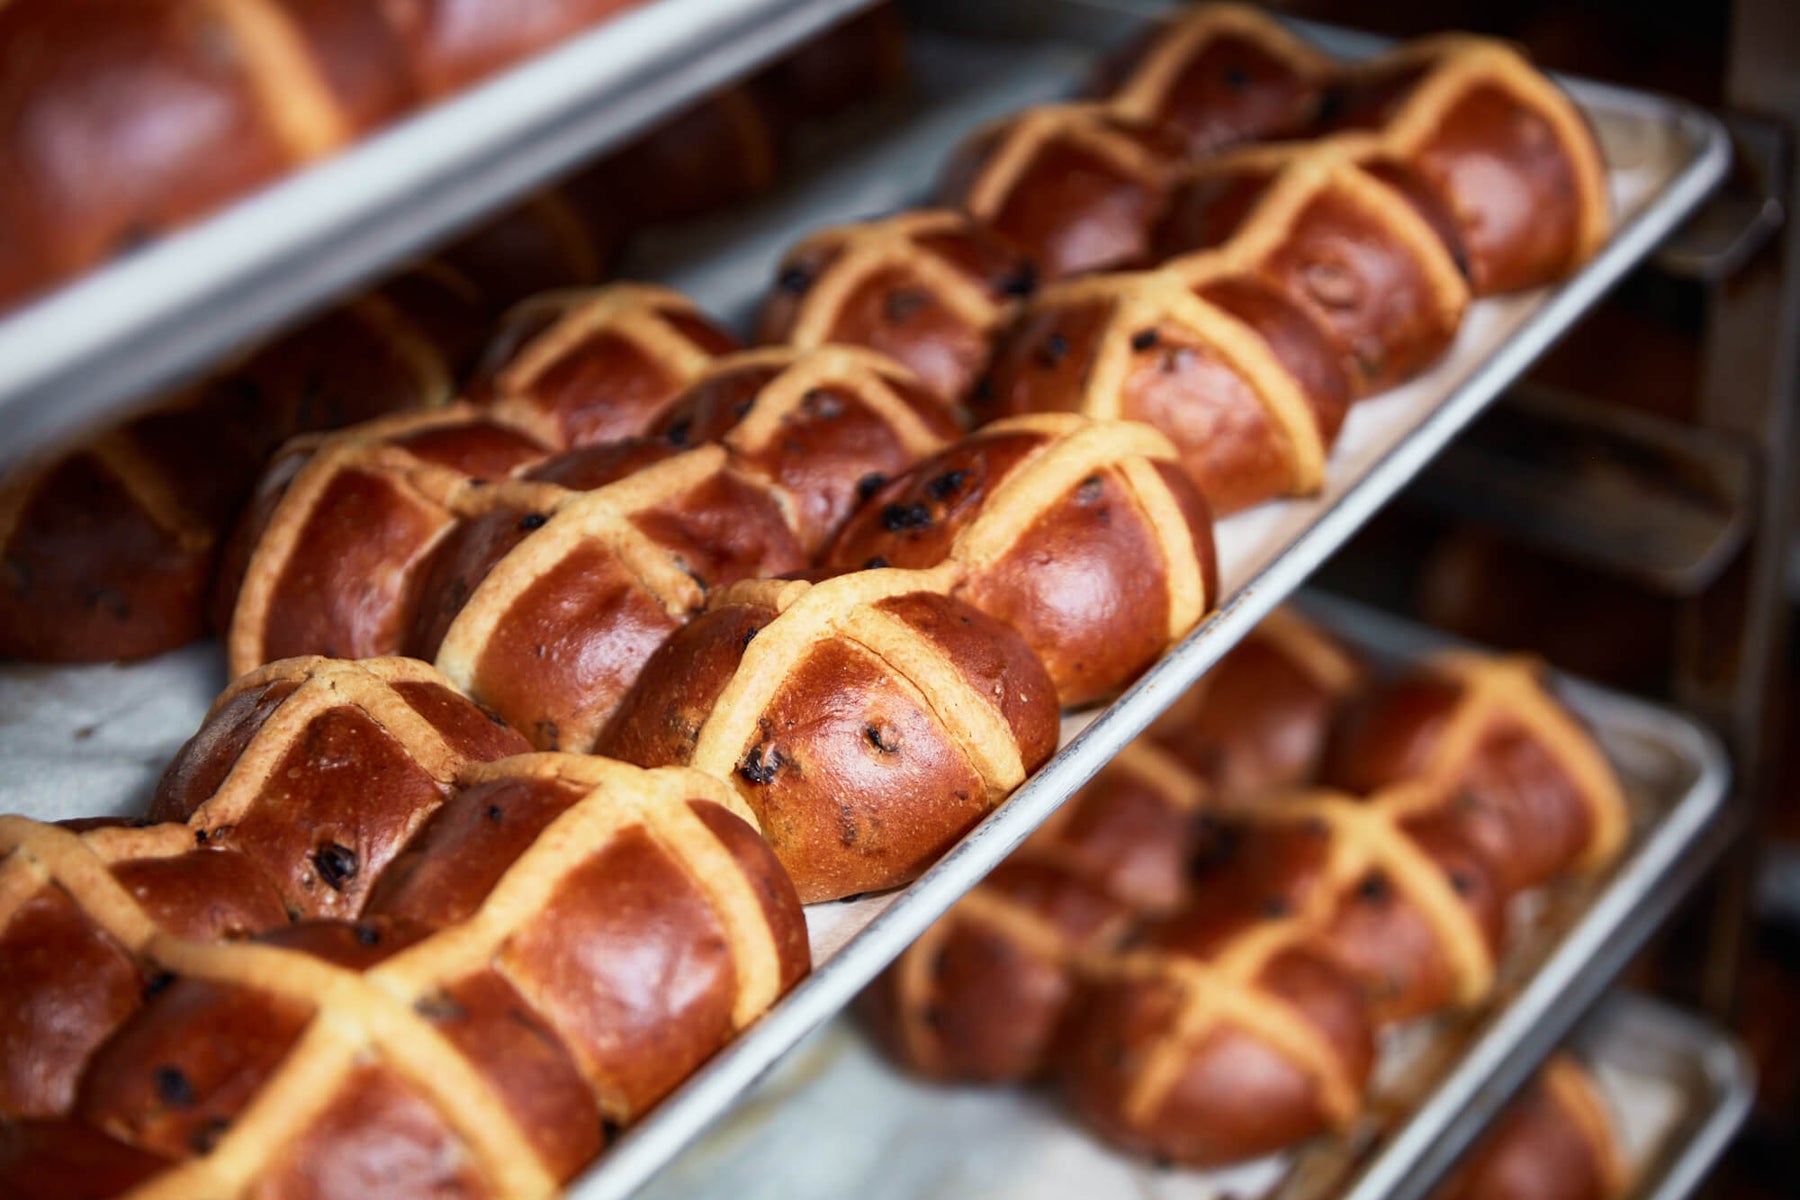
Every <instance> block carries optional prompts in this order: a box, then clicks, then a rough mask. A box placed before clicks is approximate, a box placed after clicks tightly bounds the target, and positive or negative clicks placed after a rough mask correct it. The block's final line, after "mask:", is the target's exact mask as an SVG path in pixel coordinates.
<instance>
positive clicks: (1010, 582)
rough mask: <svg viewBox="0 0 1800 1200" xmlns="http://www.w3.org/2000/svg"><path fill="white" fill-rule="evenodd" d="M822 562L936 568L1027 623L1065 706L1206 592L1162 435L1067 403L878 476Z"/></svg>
mask: <svg viewBox="0 0 1800 1200" xmlns="http://www.w3.org/2000/svg"><path fill="white" fill-rule="evenodd" d="M825 561H826V562H827V563H828V564H830V565H833V566H837V567H841V568H847V569H854V568H859V567H866V566H895V567H907V568H925V567H931V568H940V567H941V568H942V569H943V570H944V571H946V572H947V573H948V574H947V578H948V579H949V580H950V581H951V594H952V595H953V596H956V597H957V598H958V599H961V600H963V601H966V602H967V603H969V604H971V605H973V606H974V607H976V608H978V609H980V610H981V611H983V612H985V613H987V614H989V615H990V616H993V617H996V618H998V619H1000V620H1001V621H1004V622H1006V623H1007V624H1009V625H1011V626H1012V627H1013V628H1014V629H1016V630H1018V631H1019V632H1020V633H1021V634H1022V635H1023V636H1024V638H1025V641H1026V642H1027V643H1028V644H1029V645H1030V646H1031V648H1032V649H1033V650H1034V651H1036V653H1037V655H1038V656H1039V657H1040V658H1041V659H1042V660H1043V661H1044V664H1045V666H1046V667H1048V668H1049V671H1050V677H1051V679H1052V680H1054V681H1055V683H1056V693H1057V699H1058V700H1059V701H1060V702H1061V703H1062V704H1063V705H1065V706H1073V705H1082V704H1089V703H1092V702H1094V701H1096V700H1099V699H1102V698H1104V697H1106V696H1109V695H1111V694H1113V693H1114V692H1116V691H1118V690H1119V688H1121V687H1123V686H1124V685H1125V684H1127V683H1129V682H1131V680H1132V679H1134V678H1136V677H1137V675H1138V674H1139V673H1140V672H1141V671H1143V670H1144V668H1145V667H1147V666H1149V665H1150V664H1151V663H1153V662H1155V661H1156V660H1157V659H1158V658H1159V657H1161V655H1162V654H1163V652H1164V651H1166V650H1167V649H1168V648H1169V646H1170V645H1172V644H1173V643H1174V642H1175V641H1177V640H1179V639H1180V638H1182V637H1184V636H1185V635H1186V634H1187V633H1188V631H1189V630H1191V629H1192V628H1193V627H1194V626H1195V625H1196V624H1197V623H1198V622H1199V621H1200V619H1201V617H1202V616H1204V615H1205V614H1206V613H1207V612H1208V611H1210V609H1211V608H1212V607H1213V605H1214V604H1215V603H1216V602H1217V598H1218V577H1217V570H1216V566H1215V563H1214V557H1213V545H1212V522H1211V518H1210V516H1209V515H1208V513H1207V510H1206V505H1205V503H1204V502H1203V501H1202V500H1201V498H1200V496H1199V494H1198V493H1197V492H1196V491H1195V490H1194V488H1193V486H1192V485H1191V484H1189V483H1188V481H1187V480H1186V479H1185V478H1184V477H1183V476H1182V474H1181V472H1180V469H1179V467H1178V466H1177V463H1176V461H1175V455H1174V450H1173V447H1172V446H1170V445H1169V443H1168V441H1167V439H1165V438H1163V437H1162V436H1161V435H1160V434H1158V433H1157V432H1156V431H1155V430H1153V429H1150V428H1147V427H1146V426H1143V425H1137V424H1132V423H1129V422H1122V421H1089V420H1086V419H1084V418H1082V417H1079V416H1075V415H1073V414H1061V413H1045V414H1041V415H1038V416H1032V417H1018V418H1014V419H1012V420H1006V421H997V422H994V423H993V424H990V425H987V426H984V427H983V428H981V429H978V430H976V432H975V433H973V434H971V435H970V436H969V437H967V438H964V439H963V440H962V441H960V442H958V443H956V444H955V445H953V446H951V447H950V448H949V449H947V450H944V451H943V452H941V453H940V454H938V455H936V456H935V457H933V458H931V459H929V460H927V461H926V462H924V463H921V464H919V465H918V466H917V467H915V468H914V469H913V470H912V471H910V472H908V473H907V474H905V475H902V476H900V477H899V478H896V479H893V480H891V481H889V482H888V483H887V484H886V485H885V486H883V487H881V488H879V489H878V490H876V491H875V492H874V493H873V494H872V495H871V496H870V497H869V499H868V501H867V502H866V503H865V504H864V505H863V507H862V508H861V509H859V510H858V511H857V513H856V515H855V516H854V517H853V518H852V519H851V520H850V522H849V523H848V524H847V525H846V526H845V527H844V530H843V532H842V533H840V534H839V536H838V538H837V540H836V542H835V543H834V544H833V545H832V546H831V548H830V549H829V551H828V552H827V553H826V556H825Z"/></svg>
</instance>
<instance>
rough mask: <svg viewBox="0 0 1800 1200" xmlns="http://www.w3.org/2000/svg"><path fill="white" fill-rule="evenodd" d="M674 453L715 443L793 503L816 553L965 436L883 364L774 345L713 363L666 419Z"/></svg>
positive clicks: (848, 351)
mask: <svg viewBox="0 0 1800 1200" xmlns="http://www.w3.org/2000/svg"><path fill="white" fill-rule="evenodd" d="M653 432H655V433H656V434H657V435H659V436H663V437H667V438H668V439H670V440H671V441H673V442H674V443H675V444H676V445H693V444H696V443H699V442H707V441H717V442H718V443H720V444H721V445H723V446H724V447H725V448H726V449H727V450H729V451H730V452H731V454H732V458H733V461H734V462H736V463H738V464H740V465H741V466H742V467H743V469H745V470H746V471H748V472H750V473H753V474H754V475H756V476H758V477H760V478H762V479H764V480H766V481H768V483H769V484H770V485H772V486H773V487H775V488H778V489H779V490H780V492H781V493H782V495H783V496H784V497H786V504H787V507H788V509H789V511H790V512H791V513H792V514H793V520H794V524H795V528H796V531H797V533H798V535H799V537H800V542H801V545H802V546H803V547H804V548H805V550H806V551H807V553H808V554H809V555H811V554H816V553H817V552H818V551H819V550H820V549H821V548H822V547H823V546H824V545H825V543H826V542H827V540H829V539H830V537H831V536H832V535H833V534H834V533H836V532H837V529H838V527H839V526H840V525H842V524H843V522H844V519H845V518H846V517H848V516H849V515H850V512H851V510H852V508H854V507H855V506H856V504H857V503H858V502H859V501H860V500H861V499H862V495H863V487H864V481H865V480H867V479H869V478H871V477H881V476H888V475H896V474H898V473H900V472H901V471H904V470H906V469H907V468H908V467H911V466H912V465H913V464H914V463H916V462H918V461H919V460H920V459H922V458H924V457H925V456H926V455H928V454H931V453H933V452H935V451H937V450H939V449H941V448H942V447H943V446H944V445H945V444H946V443H948V442H949V441H950V440H951V439H953V438H954V437H956V436H957V434H958V433H960V432H961V426H960V424H959V422H958V420H957V417H956V414H955V412H954V411H953V410H952V409H951V408H950V406H949V404H948V403H947V402H946V401H945V400H943V399H942V398H940V397H939V396H937V395H935V394H934V393H932V392H931V391H929V390H928V389H926V388H925V387H924V386H922V384H921V383H920V381H919V379H918V378H917V377H916V376H915V375H913V373H912V372H910V371H908V370H907V369H906V368H904V367H902V366H901V365H900V364H898V363H896V362H895V361H894V360H892V359H890V358H888V357H887V356H885V355H882V354H878V353H876V352H875V351H873V350H866V349H862V348H859V347H855V346H837V345H826V346H819V347H816V348H813V349H810V350H802V349H793V348H789V347H785V346H769V347H764V348H761V349H757V350H745V351H742V352H740V353H737V354H730V355H726V356H724V357H722V358H719V359H715V360H714V361H713V362H712V363H711V364H710V365H708V366H707V368H706V369H705V370H704V371H702V372H701V373H700V374H699V375H698V376H697V377H696V379H695V380H694V381H693V383H692V384H691V385H690V386H689V387H688V389H687V390H686V391H685V392H684V393H682V394H681V395H680V396H678V397H676V398H675V399H674V400H673V401H672V402H671V403H670V404H669V406H668V407H667V408H666V409H664V411H663V412H662V413H661V414H660V415H659V416H658V418H657V420H656V422H655V425H654V428H653Z"/></svg>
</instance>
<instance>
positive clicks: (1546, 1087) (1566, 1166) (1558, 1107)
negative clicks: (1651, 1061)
mask: <svg viewBox="0 0 1800 1200" xmlns="http://www.w3.org/2000/svg"><path fill="white" fill-rule="evenodd" d="M1629 1185H1630V1175H1629V1171H1628V1170H1627V1168H1626V1164H1625V1162H1624V1159H1623V1155H1622V1152H1621V1149H1620V1146H1619V1140H1618V1134H1617V1132H1616V1131H1615V1130H1614V1128H1613V1122H1612V1117H1611V1116H1610V1114H1609V1113H1608V1112H1607V1107H1606V1101H1605V1099H1604V1098H1603V1097H1602V1096H1601V1095H1600V1093H1599V1089H1598V1088H1597V1086H1596V1084H1595V1082H1594V1080H1593V1078H1592V1077H1590V1076H1589V1075H1588V1073H1587V1072H1586V1070H1585V1069H1584V1068H1583V1067H1582V1066H1581V1064H1580V1063H1579V1062H1578V1061H1577V1060H1575V1059H1574V1058H1572V1057H1570V1056H1569V1055H1567V1054H1559V1055H1557V1056H1556V1057H1555V1058H1552V1059H1551V1060H1550V1061H1549V1062H1548V1063H1547V1064H1545V1066H1544V1067H1543V1069H1542V1070H1541V1071H1540V1072H1539V1073H1538V1076H1537V1078H1536V1079H1534V1080H1533V1081H1532V1082H1531V1084H1530V1085H1528V1086H1527V1088H1526V1091H1525V1094H1524V1095H1522V1096H1520V1097H1518V1098H1517V1099H1515V1100H1514V1101H1513V1102H1512V1103H1511V1104H1510V1105H1509V1106H1508V1107H1507V1110H1506V1112H1505V1114H1504V1115H1503V1116H1502V1117H1501V1118H1500V1121H1499V1123H1498V1124H1496V1125H1495V1126H1494V1127H1493V1128H1492V1129H1490V1130H1489V1131H1488V1132H1487V1133H1486V1134H1484V1135H1483V1136H1482V1138H1481V1140H1480V1141H1479V1142H1477V1143H1476V1145H1475V1148H1474V1149H1473V1150H1472V1151H1470V1153H1469V1155H1468V1157H1467V1158H1465V1159H1464V1160H1463V1162H1462V1164H1461V1165H1460V1166H1459V1167H1458V1168H1457V1170H1456V1173H1455V1174H1454V1175H1453V1176H1451V1178H1450V1179H1449V1180H1448V1181H1447V1182H1446V1183H1445V1184H1444V1185H1443V1186H1442V1187H1440V1188H1439V1189H1438V1190H1437V1191H1436V1192H1435V1193H1434V1200H1618V1197H1620V1196H1622V1195H1624V1194H1625V1193H1626V1191H1627V1189H1628V1187H1629Z"/></svg>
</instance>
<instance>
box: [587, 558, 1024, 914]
mask: <svg viewBox="0 0 1800 1200" xmlns="http://www.w3.org/2000/svg"><path fill="white" fill-rule="evenodd" d="M942 592H943V584H942V582H941V581H940V580H939V578H938V577H937V576H936V575H935V574H932V573H927V572H913V571H893V570H889V571H862V572H856V573H853V574H848V575H840V576H837V577H835V578H830V579H826V580H824V581H822V582H818V583H806V582H799V581H782V580H768V581H761V582H747V583H742V584H738V585H736V586H734V587H732V588H729V589H726V590H725V591H723V592H721V593H719V594H717V595H715V596H714V597H713V599H712V602H711V603H710V604H709V606H708V610H707V612H706V613H705V614H703V615H702V616H700V617H698V618H697V619H695V620H694V621H693V622H692V623H690V624H689V625H688V626H687V627H685V628H684V629H682V630H681V631H680V632H679V633H677V634H676V635H675V636H674V637H672V638H670V639H669V641H668V643H667V644H666V645H665V646H664V647H663V648H662V649H661V650H660V651H658V652H657V654H656V656H655V657H654V658H652V659H651V660H650V662H649V663H648V664H647V666H646V667H645V669H644V671H643V672H642V674H641V675H640V676H639V679H638V684H637V686H636V687H635V688H633V690H632V691H631V693H630V694H629V695H627V696H626V697H625V699H624V702H623V703H622V704H621V705H620V707H619V710H618V713H617V715H616V716H615V717H614V718H613V721H612V723H611V725H610V726H609V727H608V728H607V729H606V731H605V732H604V734H603V735H602V736H601V738H600V739H599V743H598V746H597V749H598V750H599V751H600V752H601V753H603V754H609V755H612V756H614V757H617V758H622V759H624V760H625V761H627V762H636V763H640V764H643V765H646V766H654V765H660V764H665V763H674V764H680V765H685V766H692V767H695V768H697V769H699V770H702V771H705V772H707V773H708V774H711V775H714V776H717V777H718V778H720V779H726V780H729V781H730V783H731V786H732V787H733V788H734V789H736V791H737V793H738V794H739V795H740V796H742V797H743V799H744V801H745V802H746V803H747V804H748V805H749V806H750V808H751V810H752V811H754V812H755V813H756V814H757V816H758V818H759V819H760V821H761V824H762V830H763V834H764V836H765V837H767V838H768V839H769V843H770V845H772V846H773V847H774V848H775V853H776V854H777V855H778V856H779V857H780V858H781V861H782V865H783V866H785V867H786V868H787V871H788V874H789V875H790V876H792V877H793V880H794V886H795V888H796V889H797V890H798V891H799V894H800V897H801V899H802V900H803V901H805V902H807V903H812V902H814V901H818V900H829V899H834V898H837V897H840V896H846V895H852V894H855V893H860V892H867V891H874V890H878V889H882V888H890V887H896V886H899V885H900V884H903V883H907V882H910V881H911V880H912V879H913V878H915V877H916V876H917V875H918V874H919V873H920V872H921V871H923V870H924V869H925V868H926V867H927V866H929V865H930V864H931V863H932V862H933V861H934V860H935V859H936V858H937V857H938V856H939V855H941V854H942V853H943V852H944V851H945V850H947V849H948V848H949V847H950V845H951V844H952V843H953V842H955V841H956V839H957V838H959V837H961V836H962V835H963V834H964V833H966V832H968V830H969V829H970V828H971V827H972V826H973V825H974V824H975V823H976V822H977V821H978V820H980V819H981V818H982V817H983V816H985V815H986V814H987V813H988V812H989V811H990V810H992V809H993V808H994V807H995V806H996V805H997V804H999V803H1000V802H1001V801H1002V800H1004V799H1005V798H1006V796H1007V795H1008V794H1009V793H1010V792H1011V791H1012V790H1013V789H1014V788H1015V787H1017V786H1018V785H1019V784H1020V783H1021V782H1023V781H1024V779H1025V776H1026V775H1027V774H1029V773H1030V772H1031V771H1032V770H1034V769H1036V768H1037V766H1038V765H1040V764H1041V763H1042V762H1043V761H1044V760H1045V759H1047V758H1048V757H1049V756H1050V754H1051V753H1052V752H1053V751H1054V750H1055V749H1056V741H1057V735H1058V720H1057V711H1056V695H1055V690H1054V688H1053V686H1052V685H1051V682H1050V679H1049V677H1048V676H1047V675H1046V674H1045V672H1044V668H1043V666H1042V664H1040V663H1039V662H1038V660H1037V658H1036V657H1035V656H1034V655H1033V654H1032V653H1031V649H1030V647H1028V646H1027V645H1026V644H1025V643H1024V642H1023V641H1022V640H1020V638H1019V636H1018V635H1017V634H1016V633H1014V632H1013V631H1012V630H1011V629H1010V628H1008V627H1007V626H1005V625H1003V624H1001V623H1000V622H999V621H996V620H994V619H993V618H992V617H989V616H986V615H984V614H982V613H980V612H978V611H976V610H975V609H972V608H970V607H969V606H967V605H966V604H963V603H961V602H959V601H957V600H954V599H951V598H950V597H948V596H945V595H943V594H942Z"/></svg>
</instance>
